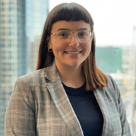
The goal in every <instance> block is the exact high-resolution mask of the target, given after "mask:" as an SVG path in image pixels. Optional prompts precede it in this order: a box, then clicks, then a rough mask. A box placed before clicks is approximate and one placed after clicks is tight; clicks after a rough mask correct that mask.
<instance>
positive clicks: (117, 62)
mask: <svg viewBox="0 0 136 136" xmlns="http://www.w3.org/2000/svg"><path fill="white" fill-rule="evenodd" d="M96 63H97V66H98V67H99V68H100V69H101V70H102V71H103V72H104V73H116V72H122V49H121V48H117V47H97V48H96Z"/></svg>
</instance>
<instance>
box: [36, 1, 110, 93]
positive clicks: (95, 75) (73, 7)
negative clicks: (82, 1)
mask: <svg viewBox="0 0 136 136" xmlns="http://www.w3.org/2000/svg"><path fill="white" fill-rule="evenodd" d="M60 20H65V21H80V20H83V21H85V22H86V23H88V24H90V27H91V32H93V33H94V29H93V25H94V23H93V20H92V17H91V15H90V14H89V12H88V11H87V10H86V9H85V8H84V7H82V6H81V5H79V4H76V3H62V4H60V5H58V6H56V7H55V8H54V9H53V10H52V11H51V12H50V13H49V15H48V17H47V19H46V22H45V25H44V29H43V34H42V38H41V41H40V46H39V53H38V62H37V67H36V70H38V69H41V68H44V67H47V66H48V65H49V64H50V63H52V62H53V60H54V55H53V53H52V52H48V40H49V37H50V34H51V29H52V25H53V24H54V23H55V22H57V21H60ZM83 72H84V75H85V79H86V90H88V91H89V90H95V89H97V88H103V87H106V86H107V82H108V79H107V77H106V75H105V74H104V73H103V72H102V71H101V70H100V69H98V68H97V66H96V61H95V35H94V37H93V39H92V45H91V52H90V54H89V56H88V57H87V58H86V60H85V61H84V63H83Z"/></svg>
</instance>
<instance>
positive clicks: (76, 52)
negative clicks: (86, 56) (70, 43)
mask: <svg viewBox="0 0 136 136" xmlns="http://www.w3.org/2000/svg"><path fill="white" fill-rule="evenodd" d="M81 52H82V51H65V53H66V54H79V53H81Z"/></svg>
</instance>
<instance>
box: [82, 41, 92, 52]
mask: <svg viewBox="0 0 136 136" xmlns="http://www.w3.org/2000/svg"><path fill="white" fill-rule="evenodd" d="M82 47H83V48H84V50H87V51H89V52H90V50H91V43H90V42H89V43H86V44H84V45H82Z"/></svg>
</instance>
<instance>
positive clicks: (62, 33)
mask: <svg viewBox="0 0 136 136" xmlns="http://www.w3.org/2000/svg"><path fill="white" fill-rule="evenodd" d="M57 37H58V38H60V39H64V38H68V37H69V32H67V31H59V32H58V33H57Z"/></svg>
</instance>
